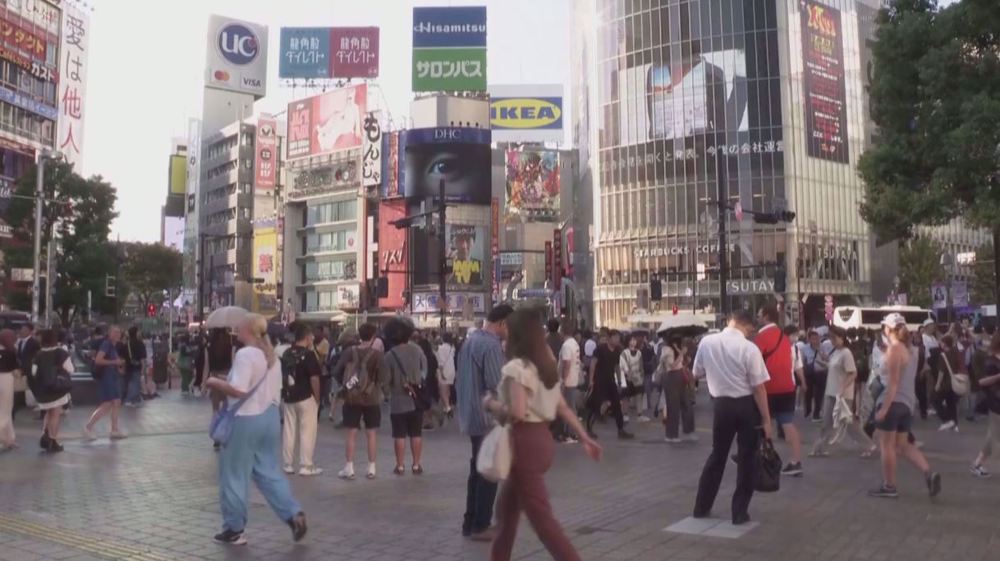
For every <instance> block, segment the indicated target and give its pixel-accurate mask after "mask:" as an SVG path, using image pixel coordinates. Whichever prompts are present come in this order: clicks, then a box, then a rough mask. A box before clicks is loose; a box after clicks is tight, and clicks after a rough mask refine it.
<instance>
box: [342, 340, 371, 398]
mask: <svg viewBox="0 0 1000 561" xmlns="http://www.w3.org/2000/svg"><path fill="white" fill-rule="evenodd" d="M353 352H354V355H353V356H352V357H351V361H350V362H349V363H348V364H347V366H345V367H344V389H345V394H344V398H345V400H346V401H347V403H350V404H359V405H362V404H365V405H366V404H370V403H371V401H372V398H373V397H374V396H375V389H376V387H377V383H376V382H377V381H378V380H376V379H375V377H374V376H372V375H371V358H372V357H373V356H375V352H374V349H367V352H365V353H364V355H363V356H364V358H361V355H362V352H361V349H358V348H355V350H354V351H353Z"/></svg>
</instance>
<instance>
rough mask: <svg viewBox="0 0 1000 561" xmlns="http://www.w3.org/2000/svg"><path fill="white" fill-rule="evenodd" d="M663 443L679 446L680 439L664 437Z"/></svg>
mask: <svg viewBox="0 0 1000 561" xmlns="http://www.w3.org/2000/svg"><path fill="white" fill-rule="evenodd" d="M663 441H664V442H668V443H670V444H680V443H681V439H679V438H670V437H669V436H668V437H666V438H664V439H663Z"/></svg>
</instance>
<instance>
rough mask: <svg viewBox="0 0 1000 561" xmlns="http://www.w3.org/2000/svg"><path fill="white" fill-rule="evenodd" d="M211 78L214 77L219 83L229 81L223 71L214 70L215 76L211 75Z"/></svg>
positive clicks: (227, 75) (227, 74)
mask: <svg viewBox="0 0 1000 561" xmlns="http://www.w3.org/2000/svg"><path fill="white" fill-rule="evenodd" d="M212 77H214V78H215V79H216V80H218V81H220V82H228V81H229V73H228V72H226V71H225V70H216V71H215V74H213V75H212Z"/></svg>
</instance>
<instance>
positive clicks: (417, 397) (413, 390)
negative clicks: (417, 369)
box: [389, 349, 431, 411]
mask: <svg viewBox="0 0 1000 561" xmlns="http://www.w3.org/2000/svg"><path fill="white" fill-rule="evenodd" d="M389 354H391V355H392V360H394V361H395V362H396V366H398V367H399V371H400V372H402V373H404V374H405V373H406V369H405V368H403V363H402V362H400V360H399V356H398V355H397V354H396V352H395V349H392V350H390V351H389ZM403 390H404V391H405V392H406V395H408V396H410V398H411V399H412V400H413V406H414V407H415V408H416V409H417V411H427V410H428V409H430V408H431V403H430V400H428V399H427V392H425V391H424V386H423V384H417V385H415V386H412V385H410V384H407V383H405V382H404V383H403Z"/></svg>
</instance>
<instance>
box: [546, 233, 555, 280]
mask: <svg viewBox="0 0 1000 561" xmlns="http://www.w3.org/2000/svg"><path fill="white" fill-rule="evenodd" d="M552 253H553V252H552V242H545V278H546V279H551V278H552V261H553V259H552ZM552 288H553V289H555V287H552Z"/></svg>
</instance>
